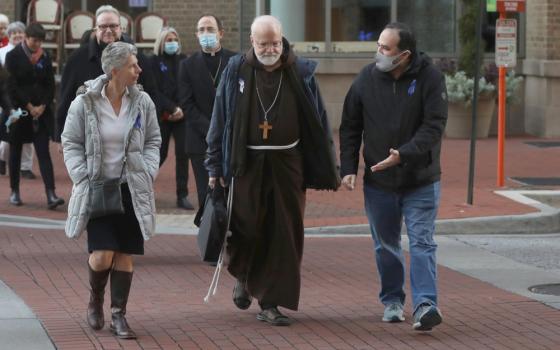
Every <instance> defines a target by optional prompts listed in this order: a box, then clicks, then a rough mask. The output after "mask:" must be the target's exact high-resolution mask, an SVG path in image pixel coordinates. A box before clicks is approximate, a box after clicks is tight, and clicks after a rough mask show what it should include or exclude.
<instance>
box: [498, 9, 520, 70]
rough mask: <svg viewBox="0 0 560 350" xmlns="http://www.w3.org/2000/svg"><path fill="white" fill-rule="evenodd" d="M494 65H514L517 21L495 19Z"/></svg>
mask: <svg viewBox="0 0 560 350" xmlns="http://www.w3.org/2000/svg"><path fill="white" fill-rule="evenodd" d="M495 56H496V65H497V66H498V67H506V68H508V67H515V64H516V63H517V21H516V20H515V19H498V20H497V21H496V54H495Z"/></svg>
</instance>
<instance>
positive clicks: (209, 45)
mask: <svg viewBox="0 0 560 350" xmlns="http://www.w3.org/2000/svg"><path fill="white" fill-rule="evenodd" d="M198 42H199V43H200V46H201V47H202V48H203V49H205V50H213V49H215V48H216V47H218V34H216V33H207V34H200V35H199V36H198Z"/></svg>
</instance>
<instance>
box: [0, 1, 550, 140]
mask: <svg viewBox="0 0 560 350" xmlns="http://www.w3.org/2000/svg"><path fill="white" fill-rule="evenodd" d="M27 2H28V0H3V1H1V2H0V13H5V14H7V15H8V16H9V17H10V18H11V19H13V18H18V19H19V18H21V17H23V16H24V12H25V11H24V10H23V9H24V8H25V6H26V3H27ZM63 3H64V12H65V14H68V13H71V12H72V11H77V10H83V11H90V12H94V11H95V9H96V8H97V7H99V6H100V5H103V4H105V3H110V4H111V5H113V6H115V7H116V8H118V9H119V10H121V11H123V12H126V13H128V14H129V15H130V16H131V17H133V18H134V17H135V16H137V15H139V14H140V13H142V12H145V11H154V12H157V13H159V14H160V15H162V16H164V17H166V18H167V20H168V24H169V25H171V26H173V27H175V28H176V29H177V30H178V32H179V34H180V36H181V41H182V44H183V51H185V52H187V53H190V52H193V51H194V50H197V48H198V45H197V42H196V37H195V34H194V33H195V27H196V21H197V19H198V18H199V16H200V15H201V14H205V13H212V14H215V15H217V16H219V17H220V18H221V19H222V20H223V23H224V28H225V31H226V34H225V38H224V40H223V46H224V47H227V48H229V49H232V50H235V51H240V52H242V51H245V50H247V49H248V48H249V46H250V44H249V34H250V33H249V32H250V30H249V28H250V24H251V21H252V19H253V18H254V17H255V15H258V14H272V15H275V16H277V17H278V18H280V20H281V21H282V23H283V27H284V34H285V36H286V38H287V39H288V40H289V41H290V42H291V43H292V45H293V46H294V49H295V50H296V52H297V53H298V54H299V55H302V56H306V57H309V58H312V59H314V60H317V61H318V62H319V66H318V75H317V76H318V80H319V84H320V88H321V90H322V93H323V97H324V99H325V104H326V107H327V112H328V114H329V118H330V119H331V124H332V125H333V127H335V128H336V127H338V125H339V123H340V115H341V111H342V103H343V100H344V96H345V94H346V91H347V90H348V88H349V86H350V84H351V83H352V81H353V79H354V77H355V76H356V74H357V73H358V72H359V71H360V70H361V69H362V68H363V67H364V66H365V65H366V64H368V63H370V62H372V61H373V57H374V55H375V51H376V43H375V41H376V40H377V37H378V36H379V33H380V32H381V30H382V29H383V27H384V25H385V24H386V23H388V22H391V21H400V22H405V23H407V24H409V25H410V26H411V27H412V28H413V30H414V31H415V33H416V35H417V39H418V46H419V49H420V50H422V51H425V52H427V53H428V54H429V55H430V56H432V57H434V58H436V59H438V58H449V59H453V58H456V57H457V56H458V52H459V40H458V35H459V34H458V22H459V18H460V17H461V14H462V13H463V11H464V9H463V5H462V1H459V0H213V1H207V0H205V1H194V0H116V1H103V0H63ZM526 7H527V11H526V13H525V14H521V15H515V17H516V18H517V19H518V22H519V35H518V36H519V40H518V65H517V67H516V72H517V73H518V74H522V75H524V76H525V80H524V88H523V89H521V90H522V91H521V92H520V95H521V96H520V97H521V101H522V102H521V104H519V105H517V106H511V108H509V107H508V119H507V125H508V133H509V134H510V135H515V134H524V133H529V134H532V135H536V136H546V137H553V136H560V99H555V98H554V96H555V93H556V92H557V91H560V40H558V39H560V38H558V37H559V36H560V34H559V33H560V30H559V29H560V28H559V27H560V24H559V23H558V22H557V20H556V18H557V17H558V15H560V0H531V1H527V4H526ZM496 18H497V15H496V14H495V13H488V14H487V15H486V16H485V17H484V19H483V21H484V29H483V39H484V41H485V43H486V44H485V51H486V53H485V61H487V62H488V63H490V62H493V54H492V52H493V50H494V35H495V34H494V23H495V20H496Z"/></svg>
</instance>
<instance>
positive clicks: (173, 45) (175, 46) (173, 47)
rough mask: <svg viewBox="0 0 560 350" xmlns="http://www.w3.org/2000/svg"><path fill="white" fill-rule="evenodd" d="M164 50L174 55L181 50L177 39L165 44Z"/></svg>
mask: <svg viewBox="0 0 560 350" xmlns="http://www.w3.org/2000/svg"><path fill="white" fill-rule="evenodd" d="M163 51H164V52H165V53H166V54H168V55H174V54H176V53H177V51H179V43H178V42H176V41H168V42H166V43H165V45H163Z"/></svg>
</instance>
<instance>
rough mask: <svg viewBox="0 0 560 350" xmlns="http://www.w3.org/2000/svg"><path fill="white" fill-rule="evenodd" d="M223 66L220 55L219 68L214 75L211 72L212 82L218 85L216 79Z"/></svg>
mask: <svg viewBox="0 0 560 350" xmlns="http://www.w3.org/2000/svg"><path fill="white" fill-rule="evenodd" d="M221 67H222V56H220V61H219V62H218V69H216V74H214V75H212V73H210V72H208V73H210V78H211V79H212V84H213V85H214V87H216V79H217V78H218V73H220V68H221Z"/></svg>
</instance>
